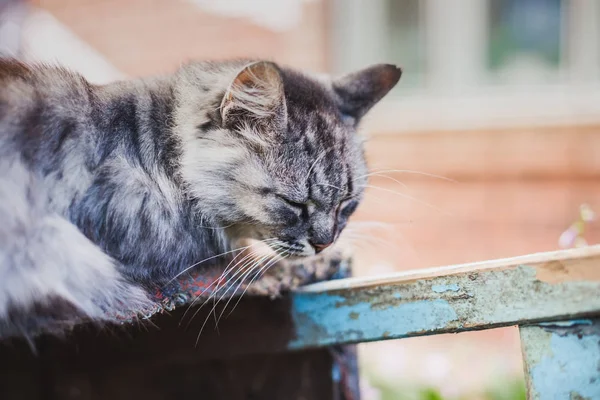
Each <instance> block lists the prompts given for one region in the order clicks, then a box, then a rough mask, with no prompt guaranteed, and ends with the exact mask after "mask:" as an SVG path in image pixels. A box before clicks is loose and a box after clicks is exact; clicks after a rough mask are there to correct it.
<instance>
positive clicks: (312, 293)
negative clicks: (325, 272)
mask: <svg viewBox="0 0 600 400" xmlns="http://www.w3.org/2000/svg"><path fill="white" fill-rule="evenodd" d="M594 314H599V315H600V247H589V248H587V249H584V250H582V249H577V250H567V251H559V252H553V253H547V254H538V255H533V256H526V257H522V258H513V259H508V260H497V261H490V262H487V263H478V264H473V265H471V266H470V265H463V266H459V267H450V268H442V269H440V270H438V271H437V272H436V271H435V270H430V271H426V272H425V273H421V275H420V276H408V277H407V276H404V277H398V278H397V279H394V278H393V277H391V278H377V280H376V281H374V282H373V281H369V280H365V281H364V282H363V283H361V281H360V280H359V279H356V278H355V279H351V280H341V281H337V282H328V283H325V284H316V285H314V286H312V287H307V288H305V289H304V290H302V291H299V292H297V293H294V294H293V295H292V318H293V321H294V324H295V337H294V339H293V340H291V341H290V343H289V344H288V347H289V348H291V349H300V348H307V347H315V346H325V345H331V344H340V343H355V342H366V341H375V340H384V339H392V338H403V337H410V336H422V335H430V334H439V333H446V332H460V331H466V330H476V329H487V328H492V327H497V326H507V325H522V324H528V323H535V322H541V321H553V320H564V319H568V318H575V317H578V316H586V315H594Z"/></svg>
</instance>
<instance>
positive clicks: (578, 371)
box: [520, 319, 600, 400]
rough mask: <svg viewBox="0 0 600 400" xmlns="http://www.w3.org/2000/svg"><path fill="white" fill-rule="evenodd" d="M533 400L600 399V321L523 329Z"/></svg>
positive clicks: (541, 325)
mask: <svg viewBox="0 0 600 400" xmlns="http://www.w3.org/2000/svg"><path fill="white" fill-rule="evenodd" d="M520 334H521V343H522V349H523V358H524V360H525V376H526V381H527V391H528V398H529V399H530V400H559V399H560V400H562V399H568V400H592V399H600V319H582V320H571V321H565V322H556V323H543V324H538V325H531V326H524V327H521V328H520Z"/></svg>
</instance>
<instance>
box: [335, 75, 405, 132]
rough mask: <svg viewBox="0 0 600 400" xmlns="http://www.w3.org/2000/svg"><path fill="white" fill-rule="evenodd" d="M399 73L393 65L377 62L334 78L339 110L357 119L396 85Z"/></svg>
mask: <svg viewBox="0 0 600 400" xmlns="http://www.w3.org/2000/svg"><path fill="white" fill-rule="evenodd" d="M401 75H402V70H401V69H400V68H398V67H396V66H395V65H390V64H377V65H373V66H371V67H368V68H365V69H363V70H360V71H357V72H353V73H350V74H348V75H345V76H342V77H341V78H338V79H335V80H334V81H333V90H334V91H335V93H336V94H337V96H338V100H339V108H340V111H341V112H342V114H344V115H346V116H348V117H351V118H353V119H354V120H355V121H358V120H359V119H360V118H362V117H363V116H364V115H365V114H366V113H367V111H369V110H370V109H371V107H373V106H374V105H375V104H377V102H379V100H381V99H382V98H383V97H384V96H385V95H386V94H388V92H389V91H390V90H392V89H393V88H394V86H396V83H398V81H399V80H400V76H401Z"/></svg>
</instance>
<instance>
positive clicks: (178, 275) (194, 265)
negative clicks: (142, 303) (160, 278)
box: [163, 238, 275, 287]
mask: <svg viewBox="0 0 600 400" xmlns="http://www.w3.org/2000/svg"><path fill="white" fill-rule="evenodd" d="M268 240H275V238H271V239H264V240H262V241H261V242H266V241H268ZM254 245H255V244H254V243H253V244H251V245H248V246H242V247H238V248H237V249H233V250H228V251H225V252H223V253H220V254H217V255H214V256H211V257H208V258H205V259H204V260H202V261H198V262H197V263H194V264H192V265H190V266H189V267H187V268H185V269H184V270H183V271H181V272H179V273H178V274H177V275H175V276H174V277H173V278H171V279H170V280H169V281H168V282H167V283H165V285H164V286H163V287H165V286H166V285H168V284H170V283H171V282H173V281H174V280H175V279H177V278H179V277H180V276H181V275H183V274H184V273H186V272H187V271H189V270H190V269H192V268H194V267H196V266H198V265H200V264H202V263H204V262H206V261H210V260H214V259H215V258H217V257H221V256H224V255H227V254H231V253H235V252H236V251H239V250H246V249H249V248H250V247H252V246H254Z"/></svg>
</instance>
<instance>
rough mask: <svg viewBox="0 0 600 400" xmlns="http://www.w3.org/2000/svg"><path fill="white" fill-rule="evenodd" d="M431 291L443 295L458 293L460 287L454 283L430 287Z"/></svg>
mask: <svg viewBox="0 0 600 400" xmlns="http://www.w3.org/2000/svg"><path fill="white" fill-rule="evenodd" d="M431 290H433V291H434V292H436V293H444V292H458V291H459V290H460V286H458V284H456V283H452V284H449V285H433V286H431Z"/></svg>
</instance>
